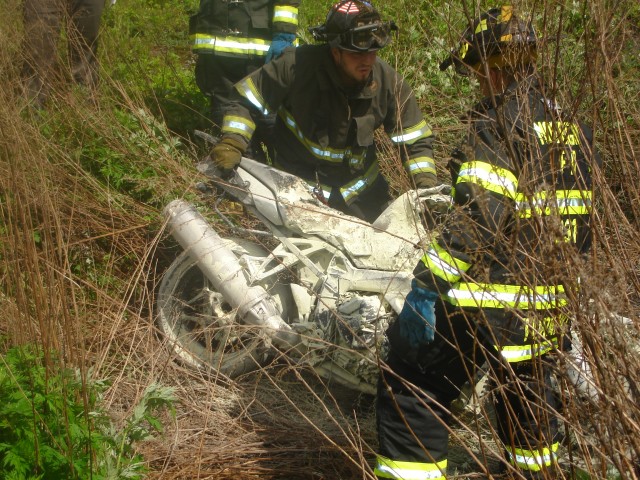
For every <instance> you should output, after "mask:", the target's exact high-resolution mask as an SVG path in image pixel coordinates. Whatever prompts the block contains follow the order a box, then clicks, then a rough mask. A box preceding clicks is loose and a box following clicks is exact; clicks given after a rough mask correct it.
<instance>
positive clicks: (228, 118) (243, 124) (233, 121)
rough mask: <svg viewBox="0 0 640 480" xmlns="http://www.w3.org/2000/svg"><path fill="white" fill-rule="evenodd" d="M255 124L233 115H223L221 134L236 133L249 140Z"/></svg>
mask: <svg viewBox="0 0 640 480" xmlns="http://www.w3.org/2000/svg"><path fill="white" fill-rule="evenodd" d="M255 130H256V124H255V123H253V121H252V120H250V119H248V118H244V117H238V116H235V115H225V116H224V118H223V119H222V133H236V134H238V135H242V136H243V137H245V138H246V139H248V140H251V137H252V136H253V132H255Z"/></svg>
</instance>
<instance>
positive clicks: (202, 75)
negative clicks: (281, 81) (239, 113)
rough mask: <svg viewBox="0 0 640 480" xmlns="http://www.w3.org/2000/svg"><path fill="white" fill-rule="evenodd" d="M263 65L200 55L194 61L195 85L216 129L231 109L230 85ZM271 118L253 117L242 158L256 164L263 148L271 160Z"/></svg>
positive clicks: (261, 61)
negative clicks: (248, 140)
mask: <svg viewBox="0 0 640 480" xmlns="http://www.w3.org/2000/svg"><path fill="white" fill-rule="evenodd" d="M262 65H264V58H262V57H256V58H247V57H240V56H238V57H231V56H224V55H215V54H208V53H202V54H199V55H198V58H197V59H196V84H197V85H198V88H199V89H200V91H201V92H202V94H203V95H205V96H207V97H209V101H210V113H209V114H210V119H211V121H212V122H213V123H214V125H215V126H216V127H221V126H222V119H223V117H224V113H225V111H226V110H227V109H228V108H229V106H230V105H231V97H232V93H233V92H234V90H235V88H234V85H235V84H236V83H237V82H239V81H240V80H242V79H243V78H244V77H246V76H247V75H249V74H250V73H252V72H254V71H255V70H257V69H258V68H260V67H261V66H262ZM275 119H276V117H275V114H269V115H260V114H258V113H255V114H254V115H253V121H254V122H255V124H256V130H255V133H254V135H253V138H252V139H251V144H250V145H249V150H248V151H247V152H246V153H245V156H247V157H249V158H253V159H254V160H258V161H263V162H265V161H266V156H265V154H264V151H263V149H262V145H264V146H265V147H266V149H267V153H268V155H269V158H271V159H272V160H273V158H274V151H273V146H272V138H273V130H274V125H275Z"/></svg>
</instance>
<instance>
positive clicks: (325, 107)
mask: <svg viewBox="0 0 640 480" xmlns="http://www.w3.org/2000/svg"><path fill="white" fill-rule="evenodd" d="M236 88H237V90H238V92H239V93H238V97H237V103H236V106H235V108H232V109H230V110H229V111H228V112H227V116H225V121H224V122H223V133H225V134H229V135H236V136H237V137H238V138H239V139H242V140H243V141H245V142H248V140H249V139H250V138H251V135H252V132H253V126H252V124H253V122H252V121H251V115H250V113H249V112H250V109H258V110H259V111H261V112H263V113H268V112H277V115H278V119H277V122H276V131H275V149H276V151H277V157H276V166H278V167H280V168H282V169H284V170H286V171H289V172H292V173H294V174H297V175H299V176H301V177H302V178H304V179H306V180H307V181H309V182H311V183H314V184H315V183H316V182H319V183H320V187H322V188H323V189H324V188H329V187H338V188H339V189H340V193H341V194H342V196H343V198H344V200H345V201H346V202H347V204H349V203H350V202H352V201H353V200H354V199H355V198H356V197H357V196H358V195H359V194H361V193H362V192H364V191H365V190H366V189H367V188H368V187H369V186H371V185H372V184H373V182H374V181H375V179H376V178H377V177H378V175H379V170H378V162H377V160H376V151H375V150H376V148H375V142H374V132H375V131H376V129H378V127H382V128H383V129H384V131H385V132H386V133H387V134H388V135H389V137H390V138H391V141H392V142H393V143H395V144H396V145H397V146H398V147H399V150H400V153H401V155H402V159H403V163H404V165H405V167H406V169H407V170H408V171H409V172H410V174H411V175H418V174H422V175H427V176H430V177H431V178H432V179H433V184H434V185H435V184H436V177H435V164H434V161H433V153H432V142H433V135H432V132H431V129H430V128H429V127H428V125H427V124H426V122H425V121H424V118H423V116H422V113H421V112H420V109H419V107H418V104H417V101H416V99H415V96H414V94H413V92H412V90H411V88H410V87H409V85H408V84H407V83H406V82H405V81H404V80H403V79H402V78H401V77H400V76H399V75H398V74H397V73H396V71H395V70H394V69H393V68H391V67H390V66H389V65H388V64H387V63H385V62H384V61H383V60H381V59H379V58H378V59H377V61H376V63H375V64H374V67H373V72H372V74H371V77H370V79H369V81H368V82H367V84H366V85H365V86H364V87H363V88H361V89H358V90H357V91H351V92H349V91H346V90H345V89H344V88H343V87H342V84H341V82H340V80H339V74H338V70H337V68H336V66H335V64H334V62H333V59H332V57H331V52H330V49H329V47H328V46H327V45H306V46H302V47H298V48H296V49H293V48H290V49H287V50H285V53H284V54H283V55H282V56H281V57H280V58H278V59H276V60H274V61H273V62H270V63H269V64H267V65H265V66H264V67H262V68H261V69H259V70H257V71H256V72H254V73H253V74H251V75H249V76H248V77H246V78H245V79H243V80H242V81H240V82H239V83H238V84H237V85H236ZM325 193H326V192H325Z"/></svg>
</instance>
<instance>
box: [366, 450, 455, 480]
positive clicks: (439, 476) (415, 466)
mask: <svg viewBox="0 0 640 480" xmlns="http://www.w3.org/2000/svg"><path fill="white" fill-rule="evenodd" d="M373 473H374V475H376V476H377V477H379V478H394V479H398V480H446V473H447V460H442V461H440V462H438V463H421V462H400V461H395V460H391V459H389V458H387V457H383V456H382V455H378V456H377V458H376V466H375V469H374V471H373Z"/></svg>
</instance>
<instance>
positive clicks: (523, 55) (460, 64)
mask: <svg viewBox="0 0 640 480" xmlns="http://www.w3.org/2000/svg"><path fill="white" fill-rule="evenodd" d="M537 43H538V38H537V36H536V32H535V30H534V28H533V25H532V24H531V22H525V21H523V20H521V19H519V18H518V17H516V15H514V13H513V7H512V6H510V5H505V6H503V7H500V8H492V9H491V10H489V11H487V12H485V13H483V14H482V15H480V18H479V19H477V20H476V21H475V22H474V23H473V25H472V26H471V27H469V28H467V29H466V30H465V32H464V34H463V35H462V40H461V41H460V44H459V46H458V48H457V49H455V50H453V51H452V52H451V54H450V55H449V56H448V57H447V59H446V60H445V61H443V62H442V63H441V64H440V70H446V69H447V68H449V66H451V65H454V67H455V69H456V72H457V73H459V74H461V75H468V74H469V69H474V70H477V69H479V68H480V66H481V64H482V63H483V62H486V63H487V65H488V66H489V67H490V68H493V67H504V66H511V67H516V66H518V65H523V64H530V63H534V62H535V60H536V58H537V51H536V47H537Z"/></svg>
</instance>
